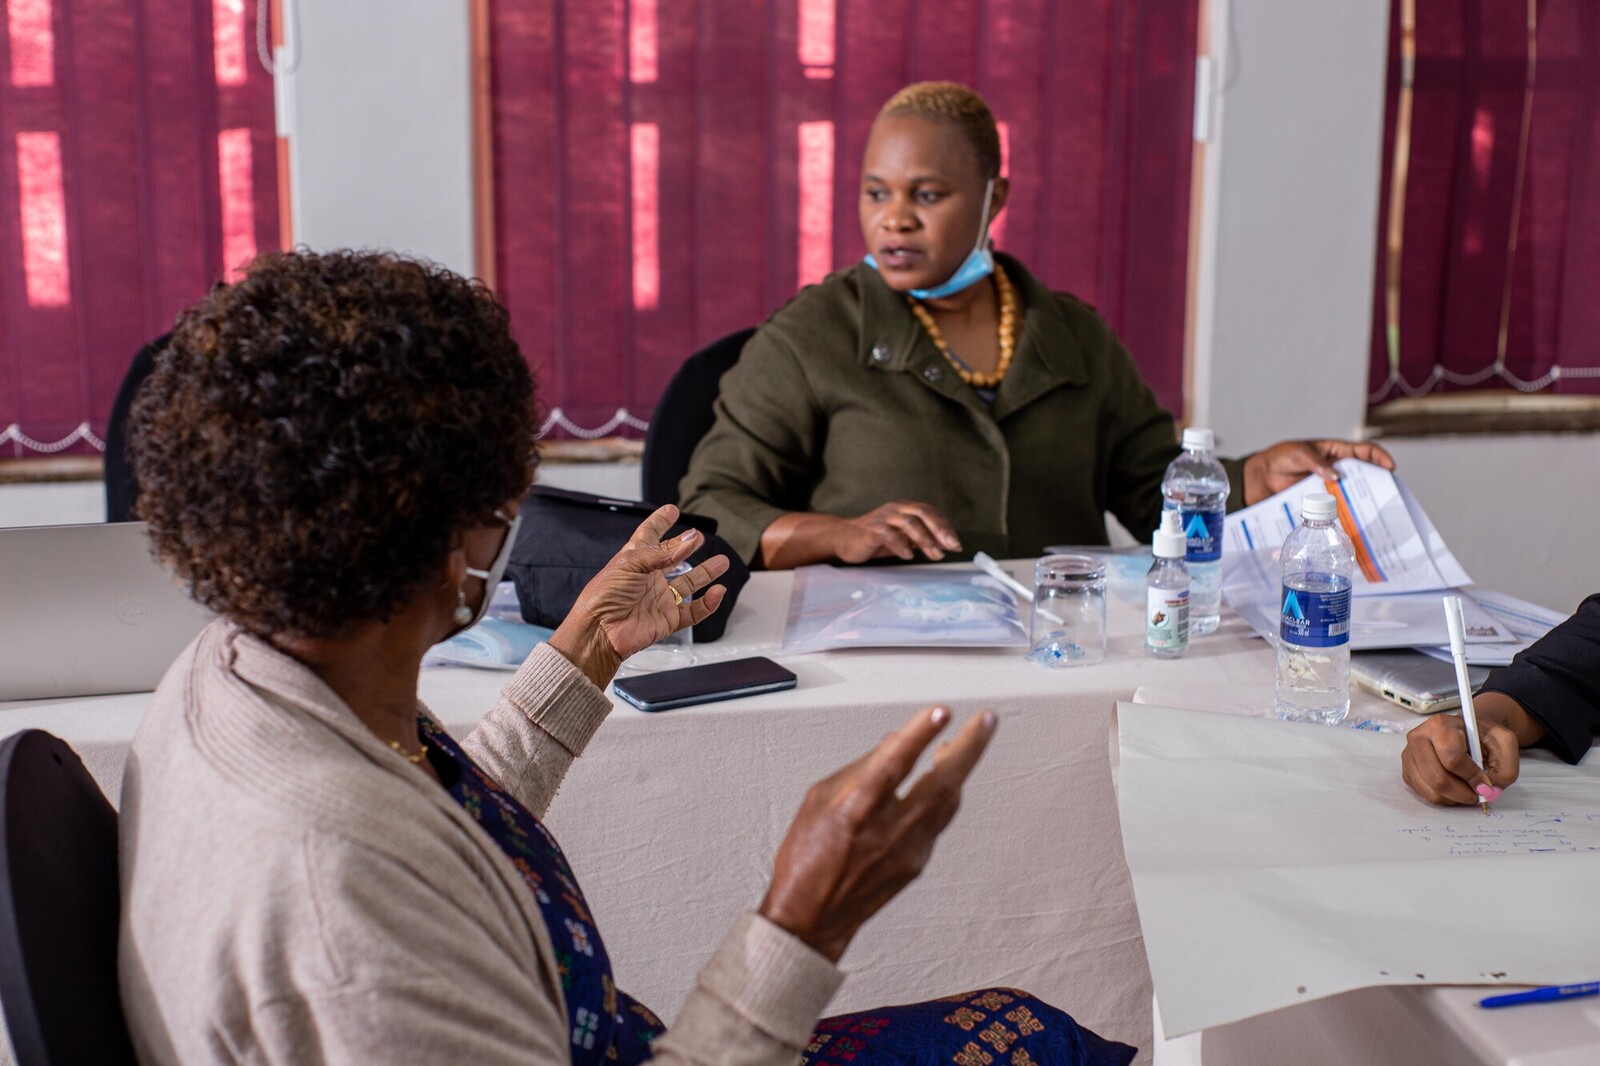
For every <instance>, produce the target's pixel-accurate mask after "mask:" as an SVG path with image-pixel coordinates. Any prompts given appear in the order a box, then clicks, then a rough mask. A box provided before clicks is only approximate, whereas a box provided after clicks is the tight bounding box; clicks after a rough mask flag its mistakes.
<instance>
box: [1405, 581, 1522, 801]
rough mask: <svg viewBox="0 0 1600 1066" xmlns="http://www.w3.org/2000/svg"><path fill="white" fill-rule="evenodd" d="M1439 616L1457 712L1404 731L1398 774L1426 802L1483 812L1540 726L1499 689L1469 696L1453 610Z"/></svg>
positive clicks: (1458, 626)
mask: <svg viewBox="0 0 1600 1066" xmlns="http://www.w3.org/2000/svg"><path fill="white" fill-rule="evenodd" d="M1447 602H1448V601H1447ZM1458 603H1459V601H1458ZM1452 616H1453V617H1452ZM1445 618H1446V622H1447V623H1448V624H1449V628H1450V631H1451V651H1452V653H1453V654H1454V655H1455V657H1456V660H1457V666H1456V671H1457V678H1456V680H1457V684H1458V685H1459V686H1461V690H1462V696H1463V697H1464V699H1463V702H1462V715H1461V716H1460V717H1457V716H1456V715H1452V714H1436V715H1434V716H1433V717H1432V718H1430V719H1428V720H1427V721H1426V722H1424V723H1423V724H1421V725H1419V726H1417V727H1416V728H1415V729H1413V730H1411V732H1410V733H1407V734H1406V747H1405V751H1404V752H1402V753H1401V756H1400V769H1401V775H1402V776H1403V777H1404V778H1405V782H1406V784H1407V785H1408V786H1410V788H1411V791H1413V792H1415V793H1416V794H1417V795H1419V796H1421V797H1422V798H1423V799H1425V800H1427V801H1428V802H1429V803H1439V804H1461V805H1467V804H1474V803H1475V804H1478V805H1480V806H1482V807H1483V808H1484V809H1485V810H1486V811H1487V809H1488V805H1489V804H1490V803H1492V802H1494V801H1495V800H1497V799H1499V798H1500V793H1501V792H1502V791H1503V790H1504V789H1505V788H1507V787H1508V786H1509V785H1510V784H1511V783H1512V782H1513V781H1515V780H1516V779H1517V772H1518V768H1519V754H1518V752H1519V749H1520V748H1525V747H1528V746H1529V745H1530V744H1536V743H1538V742H1539V740H1540V739H1541V738H1542V737H1543V736H1544V727H1543V726H1541V725H1540V724H1539V723H1538V721H1537V720H1536V719H1534V718H1533V717H1532V716H1531V715H1529V714H1528V713H1527V711H1525V710H1523V708H1522V705H1521V704H1519V703H1517V702H1516V701H1515V700H1513V699H1512V698H1511V697H1509V696H1507V695H1505V694H1503V693H1499V692H1489V693H1485V694H1483V695H1482V696H1479V697H1476V698H1474V697H1473V695H1472V690H1471V687H1470V684H1469V682H1468V681H1467V680H1466V676H1465V675H1466V663H1465V648H1464V646H1463V643H1462V640H1461V624H1460V622H1461V618H1460V614H1459V611H1451V610H1450V609H1449V608H1448V607H1447V608H1446V613H1445ZM1458 649H1459V650H1458ZM1469 714H1470V715H1471V720H1473V721H1474V724H1475V726H1476V731H1477V738H1476V743H1474V738H1473V736H1472V734H1471V733H1470V732H1469V731H1468V728H1467V721H1468V715H1469Z"/></svg>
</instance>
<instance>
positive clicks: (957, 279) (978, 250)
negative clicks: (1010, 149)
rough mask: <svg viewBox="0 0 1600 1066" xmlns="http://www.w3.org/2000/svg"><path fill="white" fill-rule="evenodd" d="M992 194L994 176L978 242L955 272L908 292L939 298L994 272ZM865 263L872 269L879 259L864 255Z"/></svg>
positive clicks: (986, 192) (986, 195)
mask: <svg viewBox="0 0 1600 1066" xmlns="http://www.w3.org/2000/svg"><path fill="white" fill-rule="evenodd" d="M993 196H994V179H993V178H990V179H989V183H988V184H987V185H985V186H984V189H983V224H982V225H980V226H979V227H978V243H977V244H975V245H973V247H972V251H970V252H968V253H967V257H966V258H965V259H963V260H962V261H961V265H960V266H958V267H956V272H955V273H954V274H951V275H950V278H949V280H947V281H945V282H944V283H943V284H942V285H935V286H934V287H933V288H931V289H912V290H911V291H910V295H912V296H914V297H916V298H917V299H919V300H941V299H943V298H944V297H946V296H954V295H955V294H956V293H958V292H961V291H962V290H963V289H970V288H972V286H974V285H976V284H977V283H978V282H980V281H982V280H983V279H984V278H986V277H988V276H989V275H990V274H993V273H994V253H993V252H991V251H990V250H989V201H990V200H991V199H992V198H993ZM866 262H867V265H868V266H869V267H871V268H872V269H873V270H877V269H878V261H877V260H876V259H874V258H873V257H872V256H870V255H869V256H867V258H866Z"/></svg>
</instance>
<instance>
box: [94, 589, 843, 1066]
mask: <svg viewBox="0 0 1600 1066" xmlns="http://www.w3.org/2000/svg"><path fill="white" fill-rule="evenodd" d="M609 710H610V703H609V702H608V701H607V700H606V698H605V696H604V695H603V694H601V692H600V691H599V690H598V689H596V688H595V687H594V686H593V685H592V684H591V683H590V682H589V681H588V680H587V679H586V678H585V677H584V676H583V675H582V673H580V672H579V671H578V670H577V669H576V668H574V667H573V666H572V665H571V664H570V663H568V662H567V661H566V659H564V658H562V656H561V655H560V654H559V653H557V652H555V651H553V650H551V649H549V648H548V647H540V648H539V649H538V650H537V651H536V652H535V653H534V654H533V655H532V656H531V657H530V658H529V660H528V662H527V664H526V665H524V666H523V668H522V669H521V670H520V671H519V672H518V673H517V674H516V676H515V677H514V678H513V679H512V680H511V682H510V684H508V685H507V686H506V688H505V689H504V691H503V692H502V693H501V696H500V699H499V701H498V702H497V703H496V704H495V706H494V707H493V708H492V709H491V710H490V711H489V713H488V714H487V715H485V716H484V719H483V721H482V723H481V724H480V725H479V726H478V728H477V729H475V730H473V732H472V733H471V735H470V736H468V737H467V738H466V739H465V741H464V742H463V747H464V748H465V749H466V750H467V752H468V753H469V754H470V755H471V756H472V757H473V758H474V759H475V760H477V762H478V763H479V765H481V766H482V767H483V768H484V769H485V770H487V771H488V772H489V773H491V774H493V775H494V776H495V777H496V778H497V779H498V780H499V781H500V783H501V784H502V785H503V786H504V787H505V788H506V789H508V790H509V791H510V792H512V793H513V794H515V795H516V796H517V798H518V799H520V800H521V801H522V802H523V803H524V804H526V805H527V806H528V807H529V808H530V809H531V810H532V811H533V812H534V813H535V814H539V815H542V814H543V813H544V811H545V810H546V808H547V807H548V806H549V803H550V800H551V798H552V797H553V796H554V795H555V792H556V789H557V787H558V786H559V785H560V783H561V779H562V777H563V776H564V775H565V774H566V771H567V769H568V767H569V766H570V765H571V764H572V760H573V758H574V757H575V756H576V755H578V754H580V753H581V752H582V751H583V749H584V746H585V745H586V744H587V743H588V741H589V739H590V737H592V736H593V735H594V732H595V730H596V729H597V728H599V726H600V723H601V722H602V721H603V720H604V719H605V716H606V714H607V712H608V711H609ZM121 825H122V885H123V918H122V940H121V952H120V960H119V962H120V970H121V984H122V997H123V1005H124V1008H125V1010H126V1013H127V1016H128V1024H129V1026H130V1028H131V1029H132V1031H133V1038H134V1045H135V1047H136V1048H137V1050H138V1052H139V1058H140V1060H141V1061H142V1062H146V1063H185V1064H193V1063H295V1064H302V1063H362V1064H367V1063H407V1062H416V1063H425V1062H426V1063H431V1062H441V1063H442V1062H461V1063H473V1064H474V1066H494V1064H501V1063H505V1064H509V1063H519V1064H551V1066H554V1064H557V1063H561V1064H565V1063H568V1062H570V1061H571V1055H570V1051H569V1045H568V1034H567V1023H566V1018H567V1014H566V1007H565V1004H564V1002H563V1000H562V994H561V986H560V982H559V980H558V978H557V969H556V961H555V955H554V952H553V949H552V946H551V941H550V936H549V934H548V932H547V931H546V930H545V926H544V922H543V920H542V919H541V917H540V913H539V909H538V903H537V902H536V901H535V900H534V898H533V894H532V893H531V892H529V891H528V889H527V887H526V886H525V884H524V883H523V881H522V878H521V877H520V876H519V875H518V873H517V871H516V870H515V868H514V867H513V866H512V865H511V863H510V861H509V860H507V859H506V857H505V855H504V854H503V853H502V852H501V851H500V849H499V847H497V846H496V845H495V843H494V842H493V841H492V840H491V839H490V838H489V836H488V834H486V833H485V832H484V831H483V830H482V829H481V828H480V827H479V826H478V825H477V823H476V822H474V821H473V820H472V819H471V818H470V817H469V816H468V815H467V814H466V813H465V812H464V811H463V810H462V809H461V808H460V807H459V806H458V805H457V804H456V802H455V801H454V800H452V799H451V798H450V796H449V794H448V793H447V792H445V790H444V789H442V788H441V787H440V786H439V785H438V783H437V782H435V781H433V780H432V779H431V778H429V777H427V776H426V775H425V774H423V773H421V772H420V771H418V770H417V768H416V767H414V766H412V765H410V764H409V763H407V762H406V760H405V759H403V758H402V757H401V756H400V755H398V754H396V753H395V752H393V751H391V750H390V749H389V748H388V747H387V746H386V745H385V744H383V743H382V742H381V741H379V740H378V739H377V738H376V737H375V736H373V735H372V734H371V733H370V732H369V731H368V730H367V729H366V728H365V727H364V726H362V725H361V723H360V722H359V721H358V720H357V719H356V718H355V716H354V715H353V714H352V713H351V712H350V710H349V709H348V708H347V707H346V706H345V705H344V703H343V702H342V701H341V700H340V699H339V698H338V696H336V695H335V694H334V693H333V691H332V690H331V689H329V688H328V687H327V686H326V685H325V684H323V682H322V681H321V680H320V679H319V678H317V677H316V676H315V675H314V674H313V673H311V671H309V670H307V669H306V668H305V667H304V666H302V665H300V664H299V663H298V662H296V661H295V660H294V659H292V658H290V657H288V656H286V655H284V654H282V653H281V652H279V651H277V650H275V649H274V648H272V647H271V646H270V645H268V644H266V643H265V642H263V641H261V640H259V639H257V638H255V637H252V636H249V635H248V634H246V633H244V632H242V631H241V630H239V629H238V628H237V627H236V626H233V625H232V624H230V623H228V622H226V621H219V622H216V623H214V624H212V625H211V626H210V627H209V628H207V629H206V631H205V632H204V633H202V634H201V635H200V636H199V637H198V638H197V639H196V640H195V642H194V644H192V645H191V646H190V647H189V648H188V650H186V651H185V652H184V654H183V655H182V656H181V657H180V658H179V659H178V661H177V662H176V663H175V664H174V665H173V667H172V669H171V670H170V671H169V672H168V674H167V676H166V678H165V679H164V680H163V681H162V683H161V687H160V688H159V689H157V690H156V694H155V696H154V698H153V699H152V701H151V704H150V708H149V711H148V712H147V714H146V716H145V719H144V722H143V724H142V725H141V727H140V729H139V733H138V735H137V736H136V737H135V738H134V742H133V751H132V753H131V755H130V757H129V760H128V768H127V773H126V777H125V780H124V783H123V791H122V823H121ZM578 873H579V876H580V878H581V876H582V871H578ZM710 947H711V945H709V944H708V945H707V949H708V951H709V950H710ZM841 980H842V974H841V973H840V972H839V971H838V970H837V969H836V968H835V967H834V966H833V965H832V964H830V963H829V962H828V961H827V960H826V959H824V958H823V957H822V956H820V955H818V954H817V953H815V952H814V951H812V950H811V949H810V948H808V947H806V946H805V945H804V944H802V943H801V942H800V941H798V940H796V939H795V938H794V937H792V936H790V935H789V934H787V933H785V932H783V931H782V930H780V929H779V928H777V927H776V926H774V925H772V924H770V923H768V922H766V921H765V920H764V919H762V918H760V917H759V916H757V915H755V914H753V913H751V914H746V915H744V916H743V917H742V918H741V919H740V920H739V921H738V922H737V923H736V924H735V926H734V928H733V929H732V931H731V932H729V934H728V935H727V937H726V938H725V939H724V940H723V942H722V945H721V947H720V948H718V949H717V951H716V953H715V955H713V956H712V957H711V961H710V962H709V964H707V966H706V968H705V969H704V970H703V971H701V973H700V978H699V983H698V987H697V988H696V989H695V991H694V992H692V993H691V994H690V996H689V998H688V999H687V1001H686V1002H685V1003H684V1006H683V1010H682V1012H681V1013H680V1014H679V1016H678V1018H677V1022H676V1024H674V1025H673V1026H672V1027H671V1029H670V1030H669V1031H668V1033H667V1034H666V1035H665V1036H663V1037H662V1038H661V1039H660V1040H659V1041H658V1042H657V1043H656V1045H655V1047H656V1056H655V1060H654V1061H656V1062H659V1063H673V1064H678V1063H709V1062H713V1061H714V1062H718V1063H792V1062H794V1061H795V1060H796V1058H797V1057H798V1052H799V1049H800V1048H802V1047H803V1046H804V1045H805V1043H806V1041H807V1040H808V1039H809V1037H810V1033H811V1030H812V1027H813V1025H814V1023H815V1022H816V1019H817V1017H818V1015H820V1014H821V1012H822V1010H823V1008H824V1007H825V1006H826V1004H827V1002H828V1000H829V999H830V998H831V997H832V995H833V993H834V992H835V991H836V990H837V988H838V986H839V983H840V981H841Z"/></svg>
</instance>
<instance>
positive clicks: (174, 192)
mask: <svg viewBox="0 0 1600 1066" xmlns="http://www.w3.org/2000/svg"><path fill="white" fill-rule="evenodd" d="M263 2H264V0H263ZM4 7H5V18H4V21H3V22H0V455H6V456H17V455H21V456H27V455H36V454H43V453H48V452H54V451H64V450H73V451H88V450H90V449H92V448H94V447H96V446H98V445H99V444H100V440H101V437H102V435H103V434H104V432H105V423H106V419H107V416H108V414H109V411H110V408H111V402H112V400H113V399H114V398H115V396H116V392H117V387H118V385H119V384H120V383H121V380H122V375H123V373H124V372H125V371H126V369H127V366H128V363H129V361H130V360H131V359H132V358H133V354H134V352H135V351H137V350H138V348H139V347H140V345H142V344H144V343H145V342H146V341H148V340H150V339H151V338H153V337H156V336H158V335H160V334H161V333H163V332H165V331H166V330H167V329H169V328H170V327H171V324H172V319H173V316H174V315H175V314H176V313H177V312H178V311H179V310H181V309H182V308H183V307H184V306H185V305H187V304H188V303H190V302H192V301H193V300H194V299H196V298H197V297H198V296H200V295H202V294H203V293H204V292H205V291H206V290H207V289H208V288H209V287H210V286H211V285H212V284H214V283H215V282H216V281H217V280H219V279H220V278H222V277H224V276H227V275H228V274H229V272H231V271H234V270H237V268H238V267H239V265H240V264H242V263H244V262H245V261H247V260H248V259H250V257H252V256H253V255H255V254H256V252H257V251H258V250H262V249H266V248H270V247H275V246H276V243H277V240H278V191H277V173H276V156H275V148H274V137H275V134H274V124H273V111H272V76H271V74H270V73H268V71H267V70H266V69H265V68H264V67H263V66H262V64H261V62H260V61H259V59H258V47H257V30H258V25H257V16H258V14H259V12H258V10H257V6H256V0H4Z"/></svg>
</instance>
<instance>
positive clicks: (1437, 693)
mask: <svg viewBox="0 0 1600 1066" xmlns="http://www.w3.org/2000/svg"><path fill="white" fill-rule="evenodd" d="M1350 679H1351V680H1352V681H1354V682H1355V683H1356V684H1358V685H1360V686H1361V687H1362V688H1364V689H1367V690H1368V691H1370V692H1376V693H1377V694H1378V695H1380V696H1382V697H1383V698H1384V699H1386V700H1389V701H1391V702H1393V703H1398V704H1399V705H1400V706H1402V707H1404V708H1406V709H1407V710H1410V711H1415V712H1416V713H1417V714H1434V713H1436V712H1438V711H1449V710H1453V709H1454V708H1456V707H1459V706H1461V691H1460V690H1459V689H1458V688H1456V668H1455V664H1454V663H1447V662H1444V661H1442V660H1440V659H1435V658H1433V657H1432V656H1431V655H1424V654H1423V653H1422V652H1420V651H1409V650H1404V649H1402V650H1397V651H1357V652H1351V653H1350ZM1488 679H1489V671H1488V670H1487V669H1486V668H1485V667H1482V666H1469V667H1467V683H1468V684H1470V685H1471V686H1472V691H1473V692H1477V691H1478V689H1479V688H1481V687H1482V686H1483V683H1484V682H1485V681H1487V680H1488Z"/></svg>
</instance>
